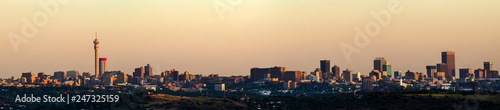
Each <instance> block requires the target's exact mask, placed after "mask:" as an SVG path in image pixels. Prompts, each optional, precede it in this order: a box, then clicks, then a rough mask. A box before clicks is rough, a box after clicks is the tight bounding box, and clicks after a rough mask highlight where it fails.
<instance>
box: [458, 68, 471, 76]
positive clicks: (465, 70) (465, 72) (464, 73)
mask: <svg viewBox="0 0 500 110" xmlns="http://www.w3.org/2000/svg"><path fill="white" fill-rule="evenodd" d="M470 73H472V70H471V69H470V68H461V69H460V70H459V74H460V79H465V78H466V77H467V76H469V74H470Z"/></svg>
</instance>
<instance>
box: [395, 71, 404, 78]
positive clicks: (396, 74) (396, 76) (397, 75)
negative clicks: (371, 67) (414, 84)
mask: <svg viewBox="0 0 500 110" xmlns="http://www.w3.org/2000/svg"><path fill="white" fill-rule="evenodd" d="M402 74H403V73H402V72H401V71H394V79H401V75H402Z"/></svg>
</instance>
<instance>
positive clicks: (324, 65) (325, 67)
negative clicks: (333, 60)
mask: <svg viewBox="0 0 500 110" xmlns="http://www.w3.org/2000/svg"><path fill="white" fill-rule="evenodd" d="M320 66H321V72H323V73H329V72H330V60H321V61H320Z"/></svg>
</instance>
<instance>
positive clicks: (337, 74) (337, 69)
mask: <svg viewBox="0 0 500 110" xmlns="http://www.w3.org/2000/svg"><path fill="white" fill-rule="evenodd" d="M332 73H333V74H332V75H333V77H337V78H339V77H340V67H339V66H337V65H334V66H333V67H332Z"/></svg>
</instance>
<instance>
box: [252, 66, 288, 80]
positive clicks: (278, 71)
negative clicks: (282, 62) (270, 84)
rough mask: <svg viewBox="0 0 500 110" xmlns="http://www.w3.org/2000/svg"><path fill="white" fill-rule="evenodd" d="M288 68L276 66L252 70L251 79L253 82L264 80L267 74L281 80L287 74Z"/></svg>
mask: <svg viewBox="0 0 500 110" xmlns="http://www.w3.org/2000/svg"><path fill="white" fill-rule="evenodd" d="M285 71H286V67H281V66H275V67H271V68H257V67H255V68H252V69H251V70H250V77H251V78H252V80H263V79H265V78H266V76H267V74H270V75H271V77H270V78H278V79H281V76H282V75H283V73H285Z"/></svg>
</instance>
